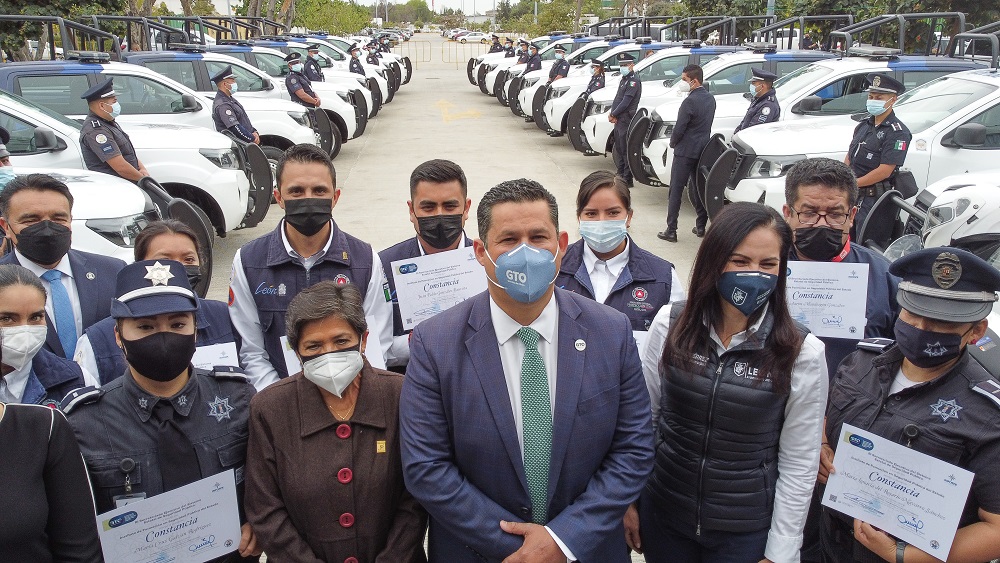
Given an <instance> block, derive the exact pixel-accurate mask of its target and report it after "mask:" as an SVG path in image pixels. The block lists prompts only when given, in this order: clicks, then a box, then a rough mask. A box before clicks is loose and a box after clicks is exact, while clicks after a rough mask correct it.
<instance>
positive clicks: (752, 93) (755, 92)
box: [750, 84, 757, 98]
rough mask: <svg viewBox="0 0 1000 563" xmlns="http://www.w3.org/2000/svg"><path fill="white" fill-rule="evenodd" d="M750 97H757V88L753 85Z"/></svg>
mask: <svg viewBox="0 0 1000 563" xmlns="http://www.w3.org/2000/svg"><path fill="white" fill-rule="evenodd" d="M750 95H751V96H753V97H755V98H756V97H757V87H756V86H754V85H753V84H751V85H750Z"/></svg>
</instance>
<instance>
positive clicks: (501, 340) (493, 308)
mask: <svg viewBox="0 0 1000 563" xmlns="http://www.w3.org/2000/svg"><path fill="white" fill-rule="evenodd" d="M490 317H492V319H493V330H494V332H496V335H497V343H498V344H500V346H503V345H504V344H506V343H507V341H508V340H510V339H511V338H513V337H514V336H515V335H516V334H517V331H518V330H520V329H521V328H522V326H523V325H521V324H520V323H518V322H517V321H515V320H514V319H512V318H510V315H508V314H507V313H506V312H504V310H503V309H501V308H500V306H499V305H497V302H496V301H494V300H493V297H490ZM558 321H559V307H558V306H557V305H556V296H555V293H553V294H552V296H551V297H549V302H548V303H547V304H546V305H545V308H544V309H542V312H541V314H539V315H538V318H537V319H535V320H533V321H531V324H529V325H528V327H530V328H532V329H534V330H535V331H536V332H538V334H539V336H541V338H542V340H544V341H545V342H547V343H549V344H554V343H555V340H556V328H557V327H558ZM519 371H520V370H519Z"/></svg>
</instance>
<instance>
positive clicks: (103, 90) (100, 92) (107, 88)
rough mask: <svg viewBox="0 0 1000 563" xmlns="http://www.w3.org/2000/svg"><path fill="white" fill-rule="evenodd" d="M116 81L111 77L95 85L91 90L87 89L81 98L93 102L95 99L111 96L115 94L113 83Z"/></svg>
mask: <svg viewBox="0 0 1000 563" xmlns="http://www.w3.org/2000/svg"><path fill="white" fill-rule="evenodd" d="M112 82H114V79H113V78H109V79H107V80H105V81H104V82H101V83H100V84H98V85H97V86H94V87H93V88H91V89H90V90H87V91H86V92H84V93H83V95H81V96H80V99H81V100H87V101H88V102H93V101H94V100H100V99H103V98H110V97H111V96H114V95H115V88H114V85H113V84H112Z"/></svg>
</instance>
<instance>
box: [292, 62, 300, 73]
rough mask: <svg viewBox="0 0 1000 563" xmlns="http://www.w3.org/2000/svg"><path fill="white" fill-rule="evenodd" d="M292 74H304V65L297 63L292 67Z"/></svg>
mask: <svg viewBox="0 0 1000 563" xmlns="http://www.w3.org/2000/svg"><path fill="white" fill-rule="evenodd" d="M292 72H302V63H295V64H293V65H292Z"/></svg>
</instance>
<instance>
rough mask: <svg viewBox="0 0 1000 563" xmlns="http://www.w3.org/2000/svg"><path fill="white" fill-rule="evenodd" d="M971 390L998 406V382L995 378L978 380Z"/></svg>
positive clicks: (999, 391) (999, 402)
mask: <svg viewBox="0 0 1000 563" xmlns="http://www.w3.org/2000/svg"><path fill="white" fill-rule="evenodd" d="M972 390H973V391H974V392H976V393H979V394H980V395H982V396H984V397H986V398H987V399H989V400H991V401H993V404H995V405H996V406H997V408H1000V383H997V382H996V380H994V379H987V380H986V381H980V382H979V383H977V384H976V386H975V387H973V388H972Z"/></svg>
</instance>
